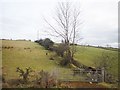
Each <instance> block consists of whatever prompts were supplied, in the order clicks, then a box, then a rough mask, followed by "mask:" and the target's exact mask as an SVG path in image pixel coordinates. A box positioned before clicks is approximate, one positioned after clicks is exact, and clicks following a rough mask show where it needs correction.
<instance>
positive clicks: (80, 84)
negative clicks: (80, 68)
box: [61, 81, 106, 88]
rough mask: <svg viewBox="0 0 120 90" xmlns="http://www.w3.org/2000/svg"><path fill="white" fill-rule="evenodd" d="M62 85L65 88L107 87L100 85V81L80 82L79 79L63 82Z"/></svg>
mask: <svg viewBox="0 0 120 90" xmlns="http://www.w3.org/2000/svg"><path fill="white" fill-rule="evenodd" d="M61 87H63V88H106V87H105V86H102V85H99V84H98V83H92V82H79V81H67V82H62V83H61Z"/></svg>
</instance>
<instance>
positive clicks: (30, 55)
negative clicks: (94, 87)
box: [2, 40, 71, 79]
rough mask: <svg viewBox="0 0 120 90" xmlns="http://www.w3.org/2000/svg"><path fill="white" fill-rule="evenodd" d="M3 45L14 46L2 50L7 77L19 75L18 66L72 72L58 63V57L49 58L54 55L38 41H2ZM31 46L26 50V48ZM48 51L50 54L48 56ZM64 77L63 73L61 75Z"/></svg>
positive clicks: (37, 69) (38, 69)
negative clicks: (54, 58)
mask: <svg viewBox="0 0 120 90" xmlns="http://www.w3.org/2000/svg"><path fill="white" fill-rule="evenodd" d="M2 46H3V47H4V46H7V47H8V46H13V47H14V48H13V49H3V50H2V65H3V67H4V72H5V73H7V75H6V78H7V79H12V78H16V77H18V74H17V73H16V72H15V71H16V67H21V68H23V69H24V68H26V67H31V68H32V69H33V70H36V71H40V70H42V69H43V70H46V71H53V70H56V71H58V70H59V73H60V72H62V73H66V72H67V73H69V72H71V70H70V69H68V68H63V67H60V66H59V65H58V64H57V60H59V57H57V58H56V59H57V60H55V61H52V60H49V58H50V57H51V56H52V55H54V53H51V52H49V51H47V50H45V49H44V48H43V47H42V46H40V45H38V44H37V43H34V42H30V41H6V40H3V41H2ZM28 47H29V48H30V50H31V52H30V50H29V49H27V50H25V49H24V48H28ZM46 52H47V53H48V55H47V56H46ZM60 78H62V75H61V77H60Z"/></svg>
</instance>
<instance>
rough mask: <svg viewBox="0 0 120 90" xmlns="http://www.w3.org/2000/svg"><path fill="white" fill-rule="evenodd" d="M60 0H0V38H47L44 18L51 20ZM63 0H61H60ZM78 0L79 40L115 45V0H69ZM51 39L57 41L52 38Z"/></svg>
mask: <svg viewBox="0 0 120 90" xmlns="http://www.w3.org/2000/svg"><path fill="white" fill-rule="evenodd" d="M57 1H59V0H50V1H49V0H44V1H43V0H1V1H0V13H2V14H0V19H1V20H0V28H1V30H2V36H0V38H13V39H18V38H26V39H32V40H35V39H36V37H37V36H36V35H37V31H38V30H39V31H40V38H42V37H44V38H45V37H47V36H48V35H46V33H45V32H44V31H45V30H46V28H45V22H44V20H43V17H45V18H47V19H48V20H49V21H50V22H52V23H53V21H52V20H51V16H53V15H54V8H55V6H56V4H57ZM61 1H63V0H61ZM70 1H71V2H76V1H77V2H79V1H80V5H81V8H82V19H83V20H84V21H85V22H84V24H83V28H82V36H83V37H84V39H83V40H82V42H81V43H88V44H92V45H98V44H100V45H104V44H111V46H114V47H116V45H115V43H117V37H118V35H117V31H118V28H117V27H118V24H117V23H118V0H99V1H98V0H70ZM50 38H52V39H53V40H54V41H60V40H61V39H60V38H59V39H56V38H54V37H51V36H50Z"/></svg>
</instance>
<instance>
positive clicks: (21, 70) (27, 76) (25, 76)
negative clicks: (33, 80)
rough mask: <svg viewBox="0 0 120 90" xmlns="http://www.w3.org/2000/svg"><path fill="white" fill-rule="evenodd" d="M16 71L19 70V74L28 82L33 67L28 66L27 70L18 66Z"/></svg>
mask: <svg viewBox="0 0 120 90" xmlns="http://www.w3.org/2000/svg"><path fill="white" fill-rule="evenodd" d="M16 72H19V76H20V77H22V79H23V81H24V82H25V83H26V82H28V79H29V76H30V73H31V72H32V69H31V68H30V67H29V68H26V71H24V70H23V69H20V68H19V67H17V70H16Z"/></svg>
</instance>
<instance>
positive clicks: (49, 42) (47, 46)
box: [43, 38, 54, 49]
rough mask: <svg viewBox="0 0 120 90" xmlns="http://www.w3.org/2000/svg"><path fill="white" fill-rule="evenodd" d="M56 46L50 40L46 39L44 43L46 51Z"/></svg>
mask: <svg viewBox="0 0 120 90" xmlns="http://www.w3.org/2000/svg"><path fill="white" fill-rule="evenodd" d="M53 44H54V42H53V41H52V40H50V39H49V38H46V39H45V40H44V42H43V45H44V47H45V48H46V49H50V47H52V46H53Z"/></svg>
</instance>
